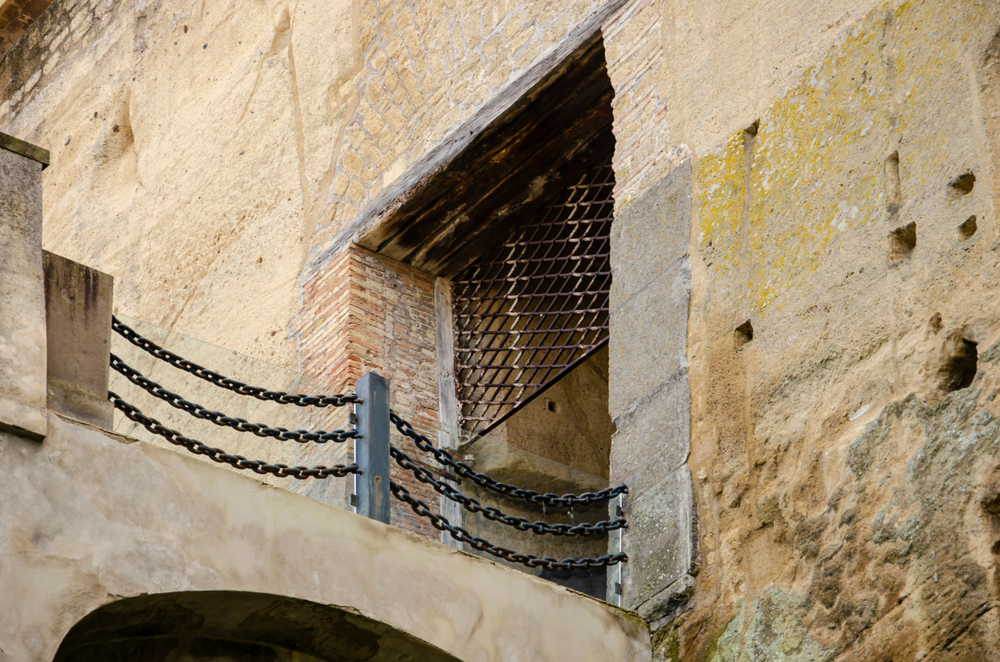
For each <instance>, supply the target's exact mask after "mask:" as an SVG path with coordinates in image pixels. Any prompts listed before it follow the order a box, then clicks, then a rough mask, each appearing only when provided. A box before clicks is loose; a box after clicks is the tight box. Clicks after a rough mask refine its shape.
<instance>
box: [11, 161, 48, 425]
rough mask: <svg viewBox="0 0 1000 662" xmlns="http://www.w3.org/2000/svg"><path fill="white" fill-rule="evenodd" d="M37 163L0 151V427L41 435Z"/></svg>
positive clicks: (42, 289)
mask: <svg viewBox="0 0 1000 662" xmlns="http://www.w3.org/2000/svg"><path fill="white" fill-rule="evenodd" d="M41 234H42V164H41V163H38V162H37V161H33V160H31V159H29V158H26V157H24V156H21V155H20V154H15V153H13V152H10V151H7V150H5V149H0V264H2V265H3V269H2V270H0V428H4V429H7V430H14V431H17V433H18V434H25V435H27V436H29V437H32V438H34V439H41V438H42V437H44V436H45V433H46V426H47V419H46V414H45V397H46V396H45V383H46V382H45V371H46V343H45V278H44V275H43V273H42V245H41Z"/></svg>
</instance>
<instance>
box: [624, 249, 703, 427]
mask: <svg viewBox="0 0 1000 662" xmlns="http://www.w3.org/2000/svg"><path fill="white" fill-rule="evenodd" d="M690 296H691V264H690V262H689V261H688V258H687V257H682V258H680V259H678V260H675V261H674V263H673V264H671V265H670V266H669V267H667V268H666V269H665V270H664V271H663V272H662V273H660V274H659V276H657V277H656V278H655V279H654V280H653V281H652V282H651V283H649V284H648V285H646V287H644V288H642V289H641V290H639V291H638V292H637V293H636V294H635V295H634V296H632V297H631V298H630V299H629V300H628V301H626V302H625V303H624V304H622V305H621V307H619V308H618V309H617V310H616V309H614V308H613V309H612V313H611V341H610V346H611V366H610V374H609V378H610V379H609V390H610V398H609V404H608V409H609V412H610V414H611V417H612V418H614V419H617V418H618V417H619V416H621V415H622V414H623V413H624V412H625V411H626V409H628V408H629V407H632V406H634V405H635V404H636V403H637V402H639V401H640V400H642V399H643V398H645V397H647V396H649V395H651V394H652V393H653V392H654V391H656V389H657V388H658V387H659V386H660V385H661V384H663V382H665V381H667V379H669V377H670V375H672V374H674V373H675V372H677V370H679V369H680V368H682V367H684V366H685V365H686V364H687V317H688V300H689V299H690Z"/></svg>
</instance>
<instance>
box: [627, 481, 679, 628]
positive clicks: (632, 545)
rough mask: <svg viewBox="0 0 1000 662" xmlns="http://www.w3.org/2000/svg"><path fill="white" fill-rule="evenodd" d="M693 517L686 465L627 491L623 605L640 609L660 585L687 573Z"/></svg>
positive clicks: (669, 583) (671, 581)
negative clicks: (642, 487) (643, 487)
mask: <svg viewBox="0 0 1000 662" xmlns="http://www.w3.org/2000/svg"><path fill="white" fill-rule="evenodd" d="M693 516H694V494H693V492H692V486H691V472H690V471H689V470H688V467H687V465H684V466H682V467H680V468H679V469H677V470H676V471H674V472H673V473H671V474H669V475H668V476H666V477H664V478H663V480H661V481H660V482H659V483H657V484H656V485H653V486H652V487H650V488H649V489H647V490H645V491H642V492H639V491H630V492H629V495H628V500H627V502H626V518H627V519H628V522H629V525H628V530H627V531H625V535H624V551H625V553H626V554H628V558H629V560H628V563H627V564H626V566H625V569H624V577H623V578H624V582H623V589H624V590H623V598H624V599H623V603H622V606H623V607H625V608H626V609H631V610H640V612H641V611H642V610H643V609H644V606H645V605H646V603H647V602H649V601H650V600H651V599H652V598H654V596H657V594H659V593H660V592H661V591H663V589H665V588H667V587H668V586H670V585H671V584H673V583H674V582H676V581H677V580H679V579H681V578H682V577H684V575H687V574H691V572H692V570H693V566H694V557H695V547H694V544H695V543H694V538H693V536H694V526H693V522H694V520H693ZM652 611H654V612H655V611H657V610H656V609H653V610H652Z"/></svg>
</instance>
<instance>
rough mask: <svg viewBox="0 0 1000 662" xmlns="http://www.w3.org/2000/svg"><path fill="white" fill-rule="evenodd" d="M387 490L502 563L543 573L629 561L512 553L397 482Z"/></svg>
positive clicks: (612, 556) (439, 527)
mask: <svg viewBox="0 0 1000 662" xmlns="http://www.w3.org/2000/svg"><path fill="white" fill-rule="evenodd" d="M389 489H390V490H391V491H392V495H393V496H394V497H396V498H397V499H399V500H400V501H402V502H404V503H406V504H408V505H409V506H410V508H412V509H413V512H415V513H416V514H417V515H420V516H421V517H426V518H427V519H429V520H430V522H431V525H432V526H433V527H434V528H435V529H437V530H438V531H447V532H448V533H449V534H450V535H451V537H452V538H454V539H455V540H457V541H459V542H462V543H467V544H468V545H470V546H471V547H472V548H473V549H475V550H478V551H481V552H486V553H487V554H491V555H492V556H496V557H498V558H501V559H504V560H505V561H512V562H514V563H520V564H522V565H526V566H528V567H529V568H544V569H546V570H589V569H593V568H604V567H607V566H612V565H616V564H618V563H622V562H623V561H628V556H627V555H626V554H624V553H622V552H619V553H618V554H605V555H604V556H601V557H598V558H596V559H595V558H582V559H563V560H561V561H560V560H558V559H554V558H552V557H549V556H546V557H544V558H539V557H537V556H534V555H532V554H521V553H519V552H515V551H514V550H511V549H507V548H506V547H497V546H496V545H494V544H492V543H490V542H489V541H488V540H485V539H483V538H479V537H477V536H474V535H472V534H471V533H469V532H468V531H466V530H465V529H463V528H462V527H460V526H452V525H451V523H450V522H448V520H447V519H445V518H444V517H442V516H440V515H436V514H434V513H433V512H431V509H430V508H429V507H428V506H427V504H426V503H424V502H423V501H421V500H420V499H417V498H416V497H414V496H413V495H411V494H410V492H409V491H408V490H407V489H406V488H405V487H403V486H402V485H400V484H399V483H396V482H395V481H393V482H391V483H389Z"/></svg>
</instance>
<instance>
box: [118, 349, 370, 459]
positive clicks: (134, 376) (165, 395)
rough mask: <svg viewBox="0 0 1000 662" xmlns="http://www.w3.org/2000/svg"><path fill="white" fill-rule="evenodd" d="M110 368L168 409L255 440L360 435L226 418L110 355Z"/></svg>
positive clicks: (332, 438)
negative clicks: (253, 437) (165, 405)
mask: <svg viewBox="0 0 1000 662" xmlns="http://www.w3.org/2000/svg"><path fill="white" fill-rule="evenodd" d="M111 367H112V368H114V370H115V371H117V372H118V373H119V374H121V375H122V376H123V377H125V378H126V379H128V380H129V381H130V382H132V383H133V384H135V385H136V386H138V387H140V388H142V389H143V390H145V391H146V392H148V393H149V394H150V395H152V396H155V397H157V398H159V399H160V400H163V401H165V402H167V403H168V404H170V406H172V407H176V408H177V409H180V410H182V411H186V412H187V413H189V414H191V415H192V416H194V417H195V418H200V419H202V420H205V421H211V422H212V423H215V424H216V425H218V426H221V427H229V428H233V429H234V430H239V431H240V432H252V433H253V434H255V435H257V436H258V437H272V438H274V439H280V440H281V441H296V442H298V443H300V444H305V443H308V442H314V443H317V444H325V443H326V442H328V441H332V442H334V443H338V444H339V443H343V442H345V441H347V440H348V439H354V438H356V437H358V436H360V435H359V433H358V431H357V429H351V430H333V431H332V432H326V431H324V430H319V431H317V432H309V431H308V430H288V429H287V428H282V427H274V428H273V427H270V426H268V425H264V424H263V423H251V422H249V421H247V420H245V419H242V418H237V417H235V416H226V415H225V414H223V413H221V412H217V411H213V410H211V409H205V408H204V407H202V406H201V405H199V404H198V403H196V402H191V401H190V400H185V399H184V398H182V397H181V396H179V395H177V394H176V393H173V392H172V391H168V390H167V389H165V388H163V387H162V386H160V385H159V384H157V383H156V382H154V381H153V380H152V379H149V378H148V377H146V376H145V375H143V374H142V373H141V372H139V371H138V370H136V369H135V368H133V367H131V366H129V365H128V364H127V363H125V362H124V361H122V360H121V359H120V358H118V357H117V356H115V355H114V354H112V355H111Z"/></svg>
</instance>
